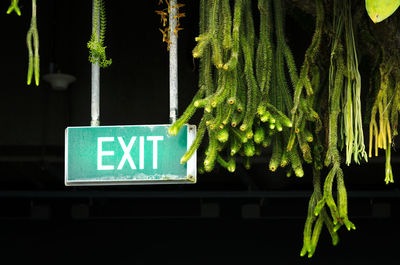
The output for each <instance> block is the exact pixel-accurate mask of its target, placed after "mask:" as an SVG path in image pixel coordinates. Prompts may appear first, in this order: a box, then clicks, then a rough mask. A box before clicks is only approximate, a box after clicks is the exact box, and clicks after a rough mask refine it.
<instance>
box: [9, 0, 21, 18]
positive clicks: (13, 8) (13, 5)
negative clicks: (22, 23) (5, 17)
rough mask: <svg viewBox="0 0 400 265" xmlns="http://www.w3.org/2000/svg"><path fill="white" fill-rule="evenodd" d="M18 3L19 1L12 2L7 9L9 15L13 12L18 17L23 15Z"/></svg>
mask: <svg viewBox="0 0 400 265" xmlns="http://www.w3.org/2000/svg"><path fill="white" fill-rule="evenodd" d="M18 1H19V0H11V4H10V6H9V7H8V9H7V14H11V12H13V11H14V12H15V13H16V14H17V15H18V16H20V15H21V10H20V9H19V6H18Z"/></svg>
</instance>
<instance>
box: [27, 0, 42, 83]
mask: <svg viewBox="0 0 400 265" xmlns="http://www.w3.org/2000/svg"><path fill="white" fill-rule="evenodd" d="M32 41H33V47H32ZM26 45H27V47H28V52H29V64H28V77H27V82H26V83H27V84H28V85H30V84H31V82H32V76H33V75H35V84H36V86H39V70H40V64H39V33H38V29H37V23H36V0H32V18H31V25H30V28H29V30H28V34H27V35H26Z"/></svg>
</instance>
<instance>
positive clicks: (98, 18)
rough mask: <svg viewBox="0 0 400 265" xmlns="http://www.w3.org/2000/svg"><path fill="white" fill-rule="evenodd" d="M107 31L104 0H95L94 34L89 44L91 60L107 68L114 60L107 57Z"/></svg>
mask: <svg viewBox="0 0 400 265" xmlns="http://www.w3.org/2000/svg"><path fill="white" fill-rule="evenodd" d="M105 33H106V11H105V5H104V0H93V23H92V35H91V37H90V41H89V42H88V44H87V46H88V48H89V62H91V63H93V64H95V63H98V64H99V66H100V67H102V68H105V67H108V66H110V65H111V63H112V60H111V59H106V46H104V38H105Z"/></svg>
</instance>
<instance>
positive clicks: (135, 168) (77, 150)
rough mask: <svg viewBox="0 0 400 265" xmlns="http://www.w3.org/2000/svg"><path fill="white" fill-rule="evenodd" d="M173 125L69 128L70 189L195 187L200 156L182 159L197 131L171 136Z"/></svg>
mask: <svg viewBox="0 0 400 265" xmlns="http://www.w3.org/2000/svg"><path fill="white" fill-rule="evenodd" d="M169 127H170V125H138V126H100V127H69V128H67V129H66V133H65V185H67V186H70V185H120V184H162V183H166V184H168V183H171V184H172V183H195V182H196V174H197V170H196V153H194V154H193V156H192V157H191V159H190V160H189V161H188V162H187V163H186V164H183V165H182V164H180V159H181V157H182V156H183V155H184V154H185V152H186V151H187V150H188V148H189V147H190V145H191V144H192V142H193V140H194V138H195V135H196V127H195V126H193V125H185V126H184V127H183V128H182V129H181V131H180V132H179V133H178V135H177V136H170V135H169V134H168V128H169Z"/></svg>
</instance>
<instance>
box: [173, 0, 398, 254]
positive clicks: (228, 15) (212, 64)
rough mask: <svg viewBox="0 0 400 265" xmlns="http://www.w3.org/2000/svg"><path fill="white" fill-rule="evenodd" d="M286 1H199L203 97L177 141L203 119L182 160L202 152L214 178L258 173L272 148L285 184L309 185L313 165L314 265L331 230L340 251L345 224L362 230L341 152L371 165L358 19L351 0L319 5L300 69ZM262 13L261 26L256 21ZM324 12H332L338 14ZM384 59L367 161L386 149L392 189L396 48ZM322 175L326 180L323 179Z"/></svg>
mask: <svg viewBox="0 0 400 265" xmlns="http://www.w3.org/2000/svg"><path fill="white" fill-rule="evenodd" d="M285 3H286V2H285V1H280V0H258V1H257V2H256V3H255V2H254V1H253V2H252V1H251V0H234V1H229V0H200V16H199V17H200V19H199V35H198V36H197V37H196V38H195V40H196V43H197V44H196V46H195V47H194V49H193V51H192V55H193V58H195V59H197V60H198V62H199V83H198V91H197V92H196V94H195V96H194V97H193V99H192V101H191V103H190V104H189V106H188V107H187V108H186V110H185V111H184V113H183V114H182V115H181V116H180V117H179V119H178V120H177V121H176V122H175V123H174V124H172V125H171V126H170V128H169V133H170V134H171V135H176V134H177V133H178V132H179V130H180V129H181V128H182V126H183V125H184V124H185V123H187V122H189V121H190V119H191V118H192V116H193V115H194V114H195V113H196V112H197V111H202V117H201V120H200V122H199V124H198V133H197V135H196V138H195V140H194V142H193V144H192V146H191V147H190V148H189V150H188V151H187V152H186V153H185V154H184V156H183V157H182V158H181V161H180V162H181V163H186V162H187V161H188V160H189V158H190V157H191V156H192V155H193V154H194V152H195V151H196V150H198V149H199V148H200V149H201V148H202V147H204V149H203V152H202V155H203V157H204V158H203V159H201V160H200V161H201V162H200V163H199V166H198V171H199V173H203V172H210V171H212V170H213V169H214V168H215V166H216V165H219V166H222V167H224V168H226V169H227V170H228V171H229V172H234V171H235V170H236V168H237V162H238V161H241V162H243V166H244V167H245V168H246V169H250V168H251V162H252V160H251V158H252V157H254V156H260V155H262V154H263V150H264V149H265V148H268V149H269V150H270V154H271V155H270V157H269V161H268V169H269V170H270V171H272V172H275V171H278V169H279V168H286V170H287V171H286V176H288V177H289V176H291V175H295V176H297V177H302V176H304V174H305V173H304V170H303V167H304V165H305V164H309V165H310V166H311V168H312V171H313V194H312V196H311V198H310V201H309V205H308V212H307V218H306V222H305V225H304V232H303V247H302V249H301V251H300V255H301V256H308V257H312V256H313V255H314V253H315V251H316V247H317V243H318V240H319V237H320V234H321V232H322V231H323V228H324V227H326V228H327V230H328V232H329V233H330V235H331V239H332V243H333V245H336V244H337V243H338V242H339V237H338V233H337V231H338V230H339V229H340V228H341V227H342V226H344V227H346V229H347V230H352V229H355V225H354V224H353V223H352V222H351V221H350V220H349V217H348V205H347V191H346V187H345V183H344V174H343V170H342V168H341V162H342V155H341V150H343V153H344V154H345V156H346V163H347V165H349V164H351V162H355V163H360V162H361V161H362V160H365V161H367V154H366V151H365V145H364V134H363V128H362V112H361V111H362V106H361V75H360V73H359V69H358V68H359V66H358V57H359V55H358V52H357V46H356V44H357V43H356V37H357V34H355V33H356V32H357V29H354V28H353V25H357V20H356V18H355V16H356V15H353V14H352V10H351V8H352V7H351V1H350V0H334V1H332V3H328V2H326V1H323V0H314V3H315V12H314V14H315V29H314V33H313V36H312V39H311V41H310V44H309V46H308V48H307V49H306V51H305V54H304V60H303V62H302V64H301V65H300V67H299V68H298V67H297V66H296V62H295V60H294V57H293V55H292V52H291V49H290V47H289V44H290V42H289V41H288V40H287V39H286V36H285V19H286V15H285V10H286V9H285V6H284V5H285ZM313 6H314V5H313ZM255 7H257V8H255ZM332 7H333V8H332ZM331 9H332V10H331ZM255 10H256V11H258V14H257V15H259V20H258V21H259V23H255V22H254V20H255V19H254V16H255V15H256V14H253V13H254V11H255ZM326 11H329V12H331V11H333V13H332V16H330V14H329V13H328V12H326ZM328 18H329V19H328ZM328 20H331V21H328ZM353 20H355V22H354V24H353ZM371 24H372V23H371ZM256 26H258V28H257V27H256ZM360 32H361V33H362V34H363V32H362V30H361V31H360ZM375 42H376V41H373V40H372V41H371V43H375ZM374 45H375V44H374ZM324 46H325V47H328V49H322V47H324ZM385 52H386V51H382V52H381V53H382V54H383V56H382V58H381V59H380V60H377V62H379V65H380V67H378V68H379V69H378V74H377V76H378V77H376V78H375V79H374V80H375V81H376V80H377V81H376V82H372V83H373V84H375V83H376V84H377V86H373V88H372V89H371V90H374V89H375V90H376V91H374V92H375V93H373V97H374V102H373V104H372V107H371V121H370V130H371V133H370V147H369V148H370V150H369V151H370V154H369V155H370V156H371V153H372V148H373V147H375V154H377V152H378V148H382V149H385V151H386V181H387V182H391V181H392V180H393V174H392V170H391V165H390V150H391V149H390V147H391V143H392V136H394V135H397V126H398V113H399V111H400V72H399V69H400V63H399V62H400V60H399V56H398V51H396V50H395V49H393V50H391V51H390V54H391V56H389V55H388V54H389V52H386V53H385ZM393 54H395V55H393ZM325 69H327V70H325ZM377 115H378V116H379V121H378V122H377V121H376V120H375V119H376V116H377ZM374 138H375V145H372V142H373V139H374ZM198 153H200V152H198ZM324 167H326V168H327V169H328V171H327V174H326V175H322V172H324V171H322V169H323V168H324ZM334 188H335V189H336V192H334V191H333V189H334Z"/></svg>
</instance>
